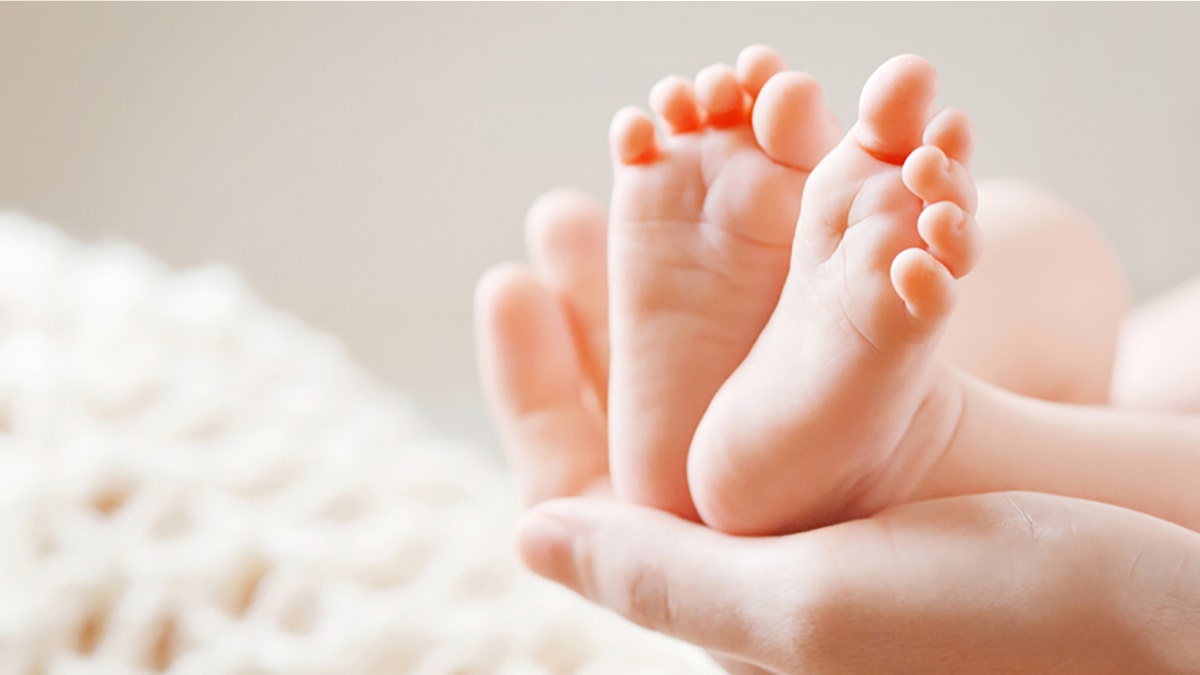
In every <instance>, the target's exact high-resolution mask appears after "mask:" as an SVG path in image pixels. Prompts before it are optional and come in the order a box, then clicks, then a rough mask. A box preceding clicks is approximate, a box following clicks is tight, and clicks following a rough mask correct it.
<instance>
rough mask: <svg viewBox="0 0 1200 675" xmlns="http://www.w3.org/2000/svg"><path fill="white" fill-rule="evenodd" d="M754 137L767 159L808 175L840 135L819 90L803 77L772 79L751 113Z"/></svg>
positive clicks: (787, 75)
mask: <svg viewBox="0 0 1200 675" xmlns="http://www.w3.org/2000/svg"><path fill="white" fill-rule="evenodd" d="M753 126H754V137H755V139H756V140H757V141H758V144H759V146H761V147H762V149H763V151H764V152H766V153H767V156H769V157H770V158H771V159H773V160H775V161H776V162H779V163H780V164H786V165H788V166H790V167H792V168H795V169H801V170H804V171H811V170H812V169H813V167H815V166H816V165H817V163H818V162H820V161H821V159H822V158H823V157H825V155H826V154H827V153H828V152H829V151H830V150H831V149H832V148H833V146H835V145H837V142H838V139H839V138H840V135H841V134H840V133H839V131H838V127H837V122H836V120H834V119H833V114H832V113H831V112H830V111H829V108H828V107H827V106H826V105H825V97H824V95H823V94H822V92H821V86H820V85H819V84H818V83H817V81H816V80H815V79H813V78H812V77H810V76H809V75H806V74H804V73H797V72H785V73H779V74H777V75H776V76H774V77H772V78H771V79H770V80H769V81H768V82H767V83H766V85H765V86H763V88H762V91H761V93H760V94H759V97H758V101H757V102H756V103H755V105H754V113H753Z"/></svg>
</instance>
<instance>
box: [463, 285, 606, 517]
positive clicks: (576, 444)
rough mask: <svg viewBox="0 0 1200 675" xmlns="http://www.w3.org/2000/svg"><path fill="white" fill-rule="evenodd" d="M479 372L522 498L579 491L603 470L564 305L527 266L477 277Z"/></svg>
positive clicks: (602, 446) (599, 431)
mask: <svg viewBox="0 0 1200 675" xmlns="http://www.w3.org/2000/svg"><path fill="white" fill-rule="evenodd" d="M475 313H476V331H477V333H478V335H477V339H476V344H477V345H478V350H479V366H480V373H481V376H482V378H483V385H484V391H485V393H486V396H487V400H488V404H489V407H490V408H491V411H492V415H493V417H494V418H495V420H496V423H497V427H498V428H499V430H500V435H501V439H502V441H503V443H504V447H505V451H506V453H507V455H508V460H509V463H510V464H511V465H512V467H513V469H514V471H515V473H516V476H517V480H518V482H519V483H520V485H521V487H522V491H523V494H524V496H525V499H526V500H527V501H528V502H529V503H536V502H539V501H542V500H544V499H549V498H552V497H559V496H566V495H575V494H580V493H581V492H583V491H585V490H587V489H589V488H590V487H592V486H594V485H595V484H596V483H597V481H599V480H601V479H602V478H603V477H604V476H605V475H607V471H608V456H607V444H606V439H605V436H604V425H603V424H602V422H601V421H600V420H599V419H598V417H597V411H596V410H595V408H591V407H589V406H587V405H585V403H584V398H583V396H582V392H583V391H584V389H585V387H586V385H587V382H586V378H585V375H584V372H583V367H582V365H581V363H580V359H579V353H578V350H577V349H576V346H575V343H574V340H573V338H572V335H571V331H570V328H569V327H568V325H567V319H566V317H565V316H564V314H563V310H562V306H561V305H560V304H559V303H558V302H556V301H555V299H554V298H553V296H552V295H551V294H550V292H549V291H548V290H547V289H546V287H545V286H544V285H543V284H542V282H541V281H539V280H538V278H537V277H536V276H535V275H534V273H533V271H532V270H531V269H529V268H528V267H526V266H524V265H517V264H507V265H501V266H498V267H496V268H493V269H492V270H490V271H489V272H488V273H487V274H485V275H484V277H483V278H482V279H481V280H480V282H479V285H478V287H477V289H476V296H475Z"/></svg>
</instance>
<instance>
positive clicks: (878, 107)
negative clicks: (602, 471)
mask: <svg viewBox="0 0 1200 675" xmlns="http://www.w3.org/2000/svg"><path fill="white" fill-rule="evenodd" d="M936 89H937V76H936V73H935V71H934V69H933V67H932V66H931V65H929V63H927V62H926V61H924V60H922V59H919V58H917V57H913V56H902V57H897V58H895V59H892V60H891V61H888V62H887V63H886V64H884V65H883V66H881V67H880V68H879V69H878V70H877V71H876V72H875V74H874V75H872V76H871V78H870V80H868V82H867V84H866V85H865V86H864V88H863V92H862V98H861V102H860V107H859V121H858V123H857V124H856V125H855V126H854V128H853V129H851V130H850V133H849V134H847V135H846V137H845V138H844V139H843V140H842V142H841V144H839V145H838V146H837V147H836V148H834V149H833V151H832V152H830V153H829V155H827V156H826V157H825V159H823V160H822V161H821V162H820V164H818V165H817V167H816V169H815V170H814V171H813V173H812V175H811V176H810V177H809V180H808V185H807V186H806V188H805V190H804V197H803V201H802V202H801V209H800V221H799V223H798V225H797V228H796V237H795V244H794V246H793V249H792V262H791V269H790V272H789V274H788V278H787V282H786V283H785V285H784V288H783V292H782V295H781V296H780V300H779V304H778V306H777V308H776V309H775V312H774V314H773V315H772V316H771V319H770V321H769V322H768V323H767V326H766V328H764V329H763V332H762V334H761V335H760V336H759V338H758V341H757V342H756V343H755V345H754V347H753V349H752V350H751V352H750V354H749V355H748V356H747V357H746V359H745V361H743V362H742V364H741V365H740V366H739V367H738V369H737V371H735V372H734V374H733V375H732V376H731V377H730V378H729V379H728V380H727V381H726V382H725V384H724V386H722V387H721V389H720V391H719V392H718V393H717V395H716V397H715V398H714V399H713V401H712V404H711V405H710V406H709V408H708V411H707V412H706V413H705V415H704V418H703V420H702V421H701V423H700V426H699V428H698V429H697V431H696V434H695V438H694V441H693V444H692V448H691V453H690V456H689V458H688V478H689V485H690V487H691V490H692V496H693V498H694V500H695V504H696V507H697V509H698V510H699V513H700V515H701V516H702V517H703V519H704V520H705V522H707V523H708V524H709V525H711V526H713V527H716V528H718V529H721V530H724V531H727V532H733V533H739V534H773V533H780V532H789V531H798V530H802V529H807V528H811V527H815V526H819V525H824V524H829V523H832V522H834V521H837V520H843V519H847V518H853V517H858V516H862V515H866V514H869V513H871V512H874V511H877V510H879V509H882V508H884V507H886V506H889V505H891V504H895V503H898V502H900V501H903V500H905V499H906V498H907V497H909V496H911V494H912V492H913V491H914V490H915V489H916V487H917V486H918V484H919V483H920V481H921V479H922V478H923V477H924V476H925V475H927V474H928V472H929V470H930V467H931V466H932V465H933V464H934V463H936V461H937V460H938V458H939V457H940V450H941V449H942V448H944V447H945V446H946V444H947V442H948V441H949V438H950V436H951V435H952V433H953V429H954V426H955V420H956V419H957V413H958V405H959V398H957V397H956V393H957V392H958V389H957V388H956V387H955V380H954V378H953V377H952V376H951V375H950V373H948V372H947V371H945V370H942V369H940V368H939V367H938V366H937V365H936V363H935V362H934V361H933V359H932V354H933V351H934V347H935V346H936V345H937V340H938V337H939V335H940V334H941V331H942V328H943V327H944V325H945V323H946V319H947V318H948V317H949V316H950V311H951V309H952V307H953V304H954V279H955V278H956V277H959V276H961V275H963V274H965V273H966V272H967V271H968V270H969V269H970V268H971V266H972V265H973V264H974V262H975V259H976V257H977V253H978V248H979V239H980V236H979V233H978V228H977V226H976V225H975V223H974V218H973V213H974V210H975V187H974V184H973V183H972V181H971V178H970V176H969V175H968V174H967V171H966V169H965V168H964V165H965V164H966V163H967V161H968V159H969V155H970V148H971V142H972V140H971V130H970V126H969V122H968V121H967V119H966V117H965V116H964V115H963V114H962V113H959V112H957V111H954V110H946V111H943V112H942V113H941V114H939V115H937V116H936V117H934V118H933V119H932V120H930V108H931V105H932V103H933V98H934V94H935V93H936Z"/></svg>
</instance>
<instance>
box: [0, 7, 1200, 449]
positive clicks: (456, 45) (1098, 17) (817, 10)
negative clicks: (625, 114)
mask: <svg viewBox="0 0 1200 675" xmlns="http://www.w3.org/2000/svg"><path fill="white" fill-rule="evenodd" d="M1197 26H1200V5H1196V4H1153V5H1150V4H1136V5H1127V4H1103V5H1091V4H1074V3H1070V4H1024V3H1022V4H1004V5H994V4H940V3H939V4H930V5H920V4H918V5H910V4H890V3H889V4H883V5H870V4H821V5H808V4H774V3H773V4H763V5H758V4H728V5H726V4H703V5H688V4H675V3H672V4H663V5H659V4H641V3H628V4H626V3H622V4H612V5H606V4H578V5H576V4H571V5H555V4H517V5H509V4H490V3H489V4H436V5H435V4H397V5H377V4H368V5H361V4H354V5H349V4H347V5H342V4H338V5H326V4H302V5H294V4H293V5H283V4H267V5H263V4H253V5H228V4H219V5H217V4H205V5H196V4H169V5H166V4H164V5H142V4H136V5H93V4H86V5H58V4H55V5H42V4H4V5H0V206H4V207H7V208H15V209H19V210H23V211H27V212H29V213H31V214H33V215H35V216H36V217H38V218H41V219H43V220H47V221H50V222H52V223H54V224H57V225H59V226H61V227H63V228H65V229H66V230H68V231H69V232H71V233H73V234H74V235H76V236H78V237H80V238H82V239H85V240H99V239H109V238H121V239H127V240H131V241H133V242H135V243H137V244H139V245H141V246H143V247H145V248H146V249H148V250H149V251H150V252H152V253H153V254H155V255H156V256H158V257H160V258H162V259H165V260H166V261H167V262H169V263H171V264H172V265H176V266H190V265H195V264H199V263H203V262H209V261H224V262H227V263H229V264H231V265H233V266H234V267H236V268H237V269H238V270H239V271H240V272H241V273H242V274H244V275H245V276H246V277H247V278H248V279H249V280H250V281H251V283H252V284H253V285H254V286H255V287H256V289H257V290H258V292H259V293H260V294H262V295H263V296H265V298H266V299H268V300H269V301H270V302H272V303H274V304H275V305H277V306H279V307H281V308H283V309H285V310H287V311H290V312H293V313H295V314H297V315H298V316H300V317H301V318H303V319H304V320H306V321H307V322H309V323H311V324H313V325H315V326H317V327H319V328H321V329H323V330H326V331H329V332H331V333H333V334H335V335H337V336H339V337H340V338H341V339H342V340H343V341H344V342H345V343H346V345H347V347H348V348H349V350H350V352H351V354H352V355H353V356H354V357H355V358H356V359H357V360H358V361H359V362H360V363H361V364H362V365H363V366H365V367H366V368H367V369H368V370H370V371H372V372H373V373H375V374H377V375H378V376H380V377H382V378H384V379H385V380H388V381H390V382H392V383H394V384H395V385H396V386H398V387H399V388H401V389H402V390H403V391H405V392H407V393H408V394H410V395H411V396H412V397H414V398H415V399H416V400H417V401H418V402H419V403H420V404H421V405H422V407H424V409H425V410H426V411H427V412H428V414H429V415H430V416H431V417H432V418H433V420H434V421H435V423H437V424H439V425H440V426H442V427H443V428H444V429H446V430H447V431H448V432H450V433H452V434H455V435H458V436H462V437H467V438H477V439H483V440H487V439H490V438H491V432H490V431H489V428H488V425H487V422H486V417H485V416H484V415H483V412H482V406H481V404H480V400H479V395H478V393H477V391H476V390H477V387H476V376H475V362H474V355H473V349H472V344H471V293H472V287H473V285H474V282H475V279H476V278H477V277H478V276H479V274H480V273H482V272H483V270H484V269H486V268H487V267H488V266H489V265H491V264H493V263H494V262H496V261H499V260H503V259H508V258H517V257H520V256H521V255H522V243H521V224H522V219H523V216H524V211H525V208H526V206H527V205H528V204H529V202H530V201H531V200H532V199H533V198H534V197H536V196H537V194H538V193H540V192H541V191H543V190H546V189H548V188H551V187H555V186H559V185H575V186H578V187H582V188H585V189H587V190H589V191H592V192H593V193H595V194H597V195H598V196H606V194H607V191H608V188H609V171H608V159H607V157H606V147H605V136H606V130H607V125H608V120H609V118H610V116H611V115H612V113H613V112H614V111H616V110H617V109H618V108H619V107H621V106H622V105H625V104H628V103H644V101H645V98H646V93H647V91H648V89H649V87H650V86H651V85H652V84H653V83H654V82H655V81H656V80H657V79H658V78H660V77H661V76H663V75H666V74H669V73H679V74H684V75H691V74H694V73H695V72H696V71H697V70H699V69H700V68H702V67H703V66H705V65H708V64H710V63H713V62H717V61H726V62H732V59H734V58H735V57H736V55H737V53H738V51H739V50H740V49H741V48H742V47H743V46H745V45H747V44H751V43H756V42H765V43H768V44H771V45H773V46H775V47H777V48H778V49H780V50H781V51H782V53H783V54H784V55H785V57H787V59H788V60H789V62H790V63H791V64H792V65H793V66H794V67H798V68H801V69H805V70H807V71H808V72H810V73H812V74H813V75H814V76H816V77H817V78H818V79H820V80H821V81H822V82H823V83H824V86H825V89H826V95H827V98H828V100H829V102H830V103H831V104H832V106H833V107H834V109H835V111H836V112H837V114H838V117H839V119H840V120H841V121H842V122H843V123H844V124H845V123H849V122H850V121H852V120H853V113H854V109H855V102H856V96H857V91H858V88H859V87H860V85H861V84H862V82H863V81H864V80H865V79H866V77H867V76H868V75H869V74H870V72H871V71H872V70H873V69H874V67H875V66H876V65H878V64H879V63H881V62H882V61H883V60H885V59H886V58H888V57H890V56H892V55H895V54H897V53H900V52H905V51H911V52H916V53H919V54H922V55H924V56H926V57H927V58H929V59H931V60H932V61H933V62H934V63H935V64H936V65H937V66H938V68H939V69H940V72H941V75H942V96H941V102H942V103H944V104H953V105H956V106H958V107H961V108H964V109H965V110H967V111H968V112H969V113H970V114H971V115H972V116H973V118H974V120H975V124H976V127H977V130H978V132H979V145H978V161H977V164H976V167H977V175H979V176H980V177H989V176H1013V177H1019V178H1023V179H1026V180H1028V181H1031V182H1033V183H1035V184H1038V185H1041V186H1042V187H1045V188H1048V189H1051V190H1053V191H1055V192H1057V193H1059V194H1062V195H1064V196H1066V197H1067V198H1068V199H1070V200H1072V201H1074V202H1075V203H1076V204H1078V205H1079V206H1081V207H1082V208H1084V209H1085V210H1086V211H1088V212H1089V213H1090V214H1091V215H1092V216H1093V217H1094V218H1095V219H1096V220H1097V221H1098V222H1099V223H1100V225H1101V227H1102V228H1103V229H1104V230H1105V232H1106V233H1107V234H1108V235H1109V236H1110V238H1111V239H1112V240H1113V242H1114V243H1115V245H1116V247H1117V250H1118V252H1119V254H1120V256H1121V258H1122V260H1123V261H1124V262H1125V264H1126V265H1127V267H1128V270H1129V274H1130V276H1131V278H1132V281H1133V287H1134V292H1135V295H1136V296H1137V297H1138V298H1146V297H1149V296H1150V295H1152V294H1154V293H1157V292H1160V291H1162V290H1164V289H1166V288H1168V287H1170V286H1171V285H1173V284H1175V283H1177V282H1179V281H1181V280H1183V279H1185V278H1187V277H1188V276H1190V275H1193V274H1196V273H1200V261H1198V259H1197V258H1198V256H1197V255H1196V254H1197V253H1200V43H1198V42H1197V41H1196V40H1195V29H1196V27H1197ZM1062 254H1063V255H1064V256H1068V255H1071V252H1070V251H1063V252H1062Z"/></svg>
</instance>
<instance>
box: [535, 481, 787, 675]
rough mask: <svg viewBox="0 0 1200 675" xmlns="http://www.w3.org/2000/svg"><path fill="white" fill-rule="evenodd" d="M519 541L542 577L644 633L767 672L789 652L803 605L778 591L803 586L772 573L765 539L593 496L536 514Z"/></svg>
mask: <svg viewBox="0 0 1200 675" xmlns="http://www.w3.org/2000/svg"><path fill="white" fill-rule="evenodd" d="M517 538H518V548H519V550H520V552H521V556H522V558H524V560H525V564H526V565H527V566H528V567H529V568H530V569H531V570H533V571H534V572H535V573H537V574H539V575H541V576H543V577H546V578H548V579H551V580H553V581H556V582H558V583H560V584H563V585H564V586H567V587H568V588H570V589H572V590H574V591H575V592H577V593H579V594H580V595H582V596H584V597H586V598H588V599H589V600H592V601H594V602H596V603H599V604H601V605H604V606H606V607H608V608H609V609H612V610H614V611H616V612H618V613H619V614H621V615H623V616H624V617H626V618H627V619H630V620H631V621H633V622H635V623H637V624H640V625H642V626H644V627H646V628H649V629H651V630H655V631H658V632H660V633H664V634H667V635H670V636H672V637H676V638H679V639H681V640H684V641H686V642H690V643H692V644H695V645H698V646H700V647H704V648H706V649H709V650H711V651H716V652H721V653H724V654H728V655H730V656H734V657H737V658H740V659H745V660H747V661H750V662H753V663H757V664H760V665H767V664H771V663H778V662H779V656H780V650H781V649H784V650H788V649H790V647H789V646H788V639H787V634H788V630H787V626H786V624H787V623H788V621H787V617H788V616H789V615H792V614H794V612H795V609H796V608H795V606H794V605H795V604H797V603H796V602H794V601H795V600H796V598H795V596H794V595H793V594H790V593H786V592H785V593H781V592H780V589H781V588H785V589H786V588H789V587H791V588H792V589H794V588H796V587H797V586H796V585H795V584H794V579H793V580H792V581H793V583H791V584H783V585H781V584H780V583H779V579H778V577H779V576H780V574H779V573H778V572H777V571H770V572H768V570H771V569H772V568H777V567H778V565H770V564H769V563H771V562H773V561H774V558H775V556H774V555H773V554H772V553H771V547H770V546H768V545H765V544H766V540H753V539H743V538H738V537H730V536H727V535H723V534H720V533H718V532H715V531H713V530H710V529H708V528H705V527H703V526H701V525H697V524H695V523H692V522H689V521H685V520H682V519H679V518H676V517H674V516H672V515H669V514H667V513H663V512H660V511H657V510H654V509H649V508H645V507H639V506H634V505H630V504H621V503H617V502H614V501H610V500H604V499H600V498H588V497H579V498H569V499H557V500H553V501H549V502H545V503H543V504H541V505H539V506H537V507H535V508H533V509H532V510H530V511H529V512H528V513H527V514H526V516H525V517H524V519H523V520H522V521H521V524H520V527H519V529H518V535H517ZM776 562H777V561H776ZM763 563H767V564H763ZM796 572H797V570H796V569H794V568H792V569H791V570H790V573H791V575H795V574H796ZM789 605H790V607H789Z"/></svg>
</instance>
